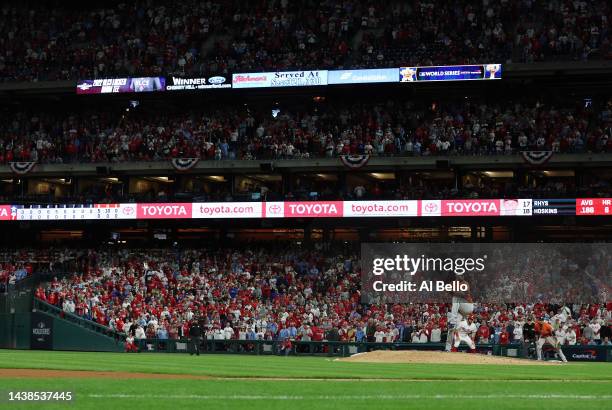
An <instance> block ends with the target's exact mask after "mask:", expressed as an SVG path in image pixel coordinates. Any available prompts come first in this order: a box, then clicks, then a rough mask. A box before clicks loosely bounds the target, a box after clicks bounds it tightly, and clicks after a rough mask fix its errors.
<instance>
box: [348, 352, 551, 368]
mask: <svg viewBox="0 0 612 410" xmlns="http://www.w3.org/2000/svg"><path fill="white" fill-rule="evenodd" d="M337 360H339V361H342V362H357V363H436V364H437V363H453V364H512V365H515V364H518V365H532V366H533V365H552V364H559V363H560V362H541V361H536V360H529V359H515V358H511V357H503V356H489V355H485V354H478V353H454V352H453V353H447V352H438V351H423V350H396V351H393V350H376V351H373V352H368V353H358V354H355V355H353V356H351V357H346V358H343V359H337Z"/></svg>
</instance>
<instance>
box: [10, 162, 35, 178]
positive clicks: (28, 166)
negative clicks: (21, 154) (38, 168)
mask: <svg viewBox="0 0 612 410" xmlns="http://www.w3.org/2000/svg"><path fill="white" fill-rule="evenodd" d="M34 165H36V162H35V161H33V162H9V167H10V168H11V171H13V173H15V174H18V175H23V174H27V173H28V172H30V171H31V170H32V169H33V168H34Z"/></svg>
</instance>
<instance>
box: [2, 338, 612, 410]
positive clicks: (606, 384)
mask: <svg viewBox="0 0 612 410" xmlns="http://www.w3.org/2000/svg"><path fill="white" fill-rule="evenodd" d="M0 367H2V368H33V369H56V370H103V371H121V372H144V373H164V374H190V375H201V376H212V377H215V379H211V380H176V379H164V380H161V379H131V380H120V379H89V378H66V379H43V378H37V379H31V378H28V379H25V378H24V379H19V378H14V379H6V378H5V379H0V386H1V387H0V390H4V391H6V390H15V389H21V390H24V389H27V390H36V389H40V390H66V389H70V390H72V391H73V392H74V394H75V397H76V398H75V402H74V403H73V404H72V405H71V406H70V408H78V409H81V408H83V409H106V408H117V409H119V408H128V407H129V408H131V409H136V408H148V409H153V408H172V409H180V408H185V407H188V406H193V407H198V408H202V407H205V408H206V407H213V408H214V409H233V408H241V409H242V408H244V409H258V408H266V409H277V408H278V409H285V408H289V407H290V408H292V409H302V408H304V409H309V410H314V409H328V408H329V409H332V408H335V409H338V408H350V409H361V408H364V409H365V408H378V409H394V408H397V409H406V408H418V409H442V408H452V409H457V410H459V409H463V408H469V409H489V410H490V409H492V408H493V409H494V410H503V409H514V408H524V409H530V408H533V409H539V410H541V409H543V408H549V407H550V408H554V409H555V410H557V409H612V364H611V363H596V364H595V363H594V364H590V363H589V364H582V363H570V364H567V365H560V366H497V365H455V364H448V365H425V364H423V365H421V364H419V365H416V364H369V363H343V362H336V361H333V360H330V359H327V358H318V357H287V358H285V357H269V356H266V357H256V356H237V355H202V356H199V357H196V356H193V357H192V356H188V355H181V354H122V353H84V352H43V351H9V350H0ZM236 377H241V378H252V379H251V380H249V379H246V380H245V379H232V378H236ZM257 378H280V379H282V380H271V379H266V380H261V379H259V380H258V379H257ZM300 378H312V379H321V380H300ZM286 379H288V380H286ZM291 379H295V380H291ZM324 379H327V380H324ZM335 379H354V380H349V381H346V380H335ZM372 379H380V380H377V381H372ZM393 379H405V380H393ZM410 379H412V380H410ZM6 405H7V404H0V407H2V406H6ZM11 406H12V407H15V408H65V407H66V404H45V406H44V407H41V406H40V405H19V406H13V405H12V404H11Z"/></svg>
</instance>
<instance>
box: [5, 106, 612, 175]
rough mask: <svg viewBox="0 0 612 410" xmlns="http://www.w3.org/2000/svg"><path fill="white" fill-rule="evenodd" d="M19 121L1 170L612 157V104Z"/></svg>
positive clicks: (11, 124) (8, 127)
mask: <svg viewBox="0 0 612 410" xmlns="http://www.w3.org/2000/svg"><path fill="white" fill-rule="evenodd" d="M135 111H136V112H134V111H132V112H131V113H126V112H125V111H116V112H112V111H103V110H96V111H95V112H89V113H85V112H79V113H74V114H68V115H66V114H54V115H52V114H46V113H44V112H37V113H35V114H34V113H32V114H28V113H25V112H18V113H12V114H11V119H12V120H11V121H6V122H2V124H0V163H8V162H11V161H35V162H39V163H68V162H95V163H99V162H122V161H154V160H167V159H171V158H177V157H183V158H185V157H188V158H196V157H197V158H200V159H203V160H226V159H230V160H231V159H245V160H249V159H299V158H313V157H330V158H331V157H337V156H340V155H346V154H368V155H374V156H391V155H404V156H409V155H412V156H434V155H510V154H516V153H517V152H519V151H525V150H537V151H545V150H550V151H553V152H559V153H573V152H611V151H612V138H611V137H612V100H611V101H608V102H607V103H606V104H602V106H601V107H600V108H598V109H594V108H593V107H585V106H584V104H583V103H582V102H581V104H577V103H572V104H569V105H560V104H544V103H541V102H533V103H525V102H519V101H508V102H506V103H485V102H478V101H472V100H470V99H466V100H465V101H462V102H460V103H457V102H455V103H451V102H449V103H432V104H431V105H427V106H425V105H417V104H416V103H414V102H412V101H406V100H401V101H381V102H371V103H355V104H347V103H342V104H328V105H320V106H313V107H310V108H309V109H301V110H300V109H295V110H290V109H288V110H287V111H281V112H280V113H279V114H278V115H277V116H276V117H272V116H271V115H270V111H268V110H261V109H260V110H258V111H256V110H255V109H253V110H250V109H248V108H247V109H245V108H244V107H241V108H237V107H236V106H235V105H233V106H232V105H230V106H216V107H215V108H214V109H213V108H211V109H191V110H188V111H187V112H185V111H180V112H177V113H171V112H165V113H160V112H159V111H153V112H151V111H146V110H142V111H139V110H135Z"/></svg>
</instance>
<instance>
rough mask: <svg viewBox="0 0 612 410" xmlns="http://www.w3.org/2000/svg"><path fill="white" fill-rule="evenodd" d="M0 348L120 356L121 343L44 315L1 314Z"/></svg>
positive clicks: (122, 346)
mask: <svg viewBox="0 0 612 410" xmlns="http://www.w3.org/2000/svg"><path fill="white" fill-rule="evenodd" d="M0 348H3V349H41V350H77V351H90V352H122V351H123V350H124V345H123V341H121V340H116V339H114V338H112V337H109V336H105V335H102V334H100V333H97V332H94V331H92V330H89V329H86V328H84V327H82V326H79V325H78V324H75V323H72V322H69V321H67V320H64V319H61V318H59V317H56V316H53V315H50V314H47V313H44V312H40V311H37V312H32V313H13V314H10V313H9V314H0Z"/></svg>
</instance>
